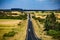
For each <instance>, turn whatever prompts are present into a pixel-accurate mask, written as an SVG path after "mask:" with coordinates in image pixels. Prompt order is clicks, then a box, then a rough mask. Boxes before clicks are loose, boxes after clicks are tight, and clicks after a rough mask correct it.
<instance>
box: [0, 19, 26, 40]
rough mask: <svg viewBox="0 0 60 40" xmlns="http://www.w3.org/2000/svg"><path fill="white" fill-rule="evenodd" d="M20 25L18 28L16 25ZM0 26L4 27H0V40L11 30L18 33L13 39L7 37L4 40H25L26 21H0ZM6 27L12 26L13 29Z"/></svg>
mask: <svg viewBox="0 0 60 40" xmlns="http://www.w3.org/2000/svg"><path fill="white" fill-rule="evenodd" d="M18 23H20V25H19V26H18V25H17V24H18ZM0 24H2V25H5V26H4V27H1V26H0V40H2V38H3V35H4V34H5V33H8V32H10V31H12V30H14V31H16V32H18V33H17V34H15V36H14V37H7V38H6V40H25V37H26V29H27V20H11V19H0ZM7 25H14V27H12V26H10V27H8V26H7Z"/></svg>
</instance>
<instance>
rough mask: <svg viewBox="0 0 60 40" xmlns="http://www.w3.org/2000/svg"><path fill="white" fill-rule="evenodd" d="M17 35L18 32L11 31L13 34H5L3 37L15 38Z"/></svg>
mask: <svg viewBox="0 0 60 40" xmlns="http://www.w3.org/2000/svg"><path fill="white" fill-rule="evenodd" d="M15 34H16V32H14V31H11V32H9V33H5V34H4V35H3V37H13V36H14V35H15Z"/></svg>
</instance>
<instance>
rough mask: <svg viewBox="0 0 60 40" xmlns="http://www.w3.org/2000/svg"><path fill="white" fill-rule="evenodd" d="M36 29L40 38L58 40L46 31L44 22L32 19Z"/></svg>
mask: <svg viewBox="0 0 60 40" xmlns="http://www.w3.org/2000/svg"><path fill="white" fill-rule="evenodd" d="M32 22H33V27H34V31H35V33H36V35H37V37H38V38H41V39H42V40H58V39H54V38H53V37H52V36H49V35H47V34H46V31H44V24H43V23H40V22H39V21H38V20H34V19H33V20H32Z"/></svg>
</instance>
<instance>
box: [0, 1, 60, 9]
mask: <svg viewBox="0 0 60 40" xmlns="http://www.w3.org/2000/svg"><path fill="white" fill-rule="evenodd" d="M10 8H22V9H40V10H53V9H60V0H0V9H10Z"/></svg>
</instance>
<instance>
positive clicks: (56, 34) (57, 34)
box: [47, 30, 60, 38]
mask: <svg viewBox="0 0 60 40" xmlns="http://www.w3.org/2000/svg"><path fill="white" fill-rule="evenodd" d="M47 34H48V35H51V36H53V37H54V38H59V37H60V31H56V30H49V31H47Z"/></svg>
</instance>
